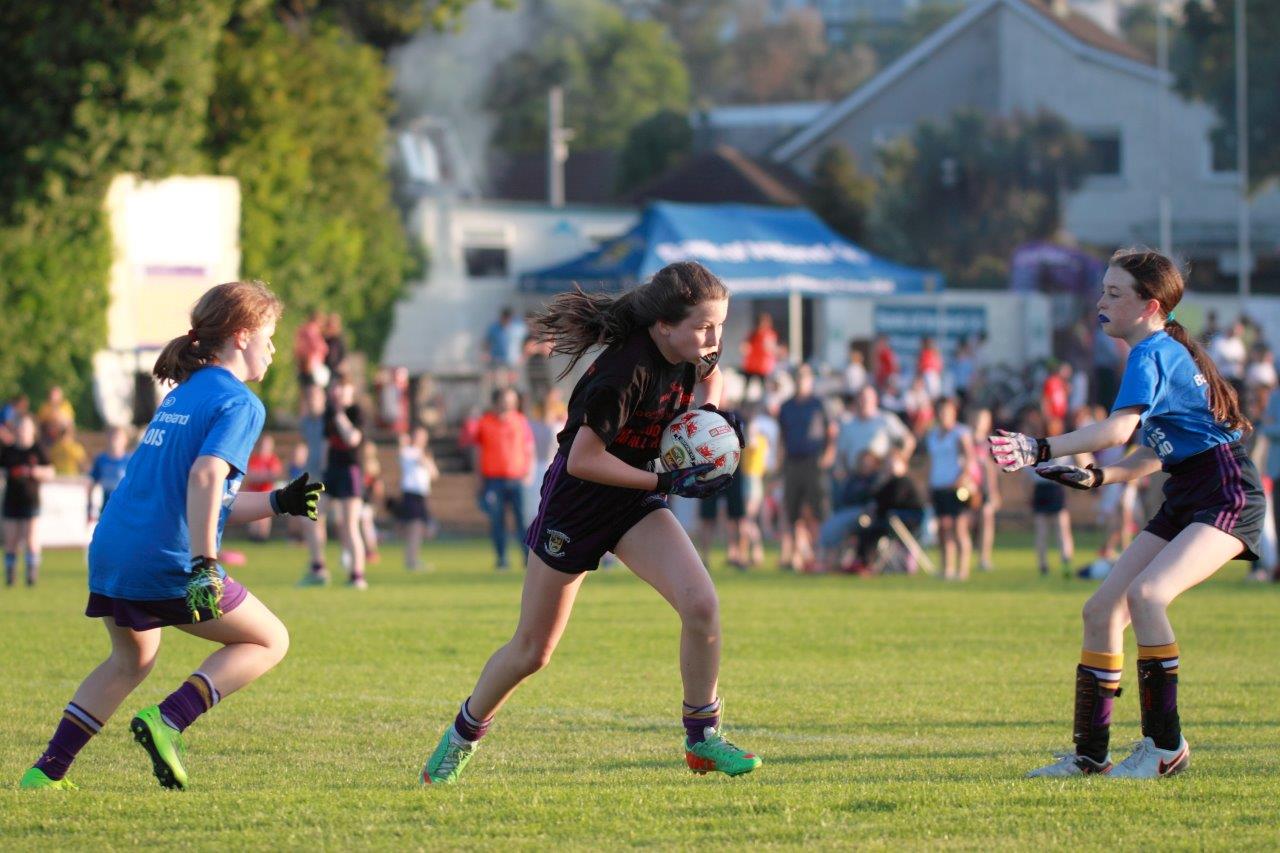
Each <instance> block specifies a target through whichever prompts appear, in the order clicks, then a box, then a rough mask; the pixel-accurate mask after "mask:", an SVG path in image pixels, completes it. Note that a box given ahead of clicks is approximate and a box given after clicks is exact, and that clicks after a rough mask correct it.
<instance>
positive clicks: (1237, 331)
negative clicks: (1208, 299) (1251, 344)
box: [1209, 320, 1249, 391]
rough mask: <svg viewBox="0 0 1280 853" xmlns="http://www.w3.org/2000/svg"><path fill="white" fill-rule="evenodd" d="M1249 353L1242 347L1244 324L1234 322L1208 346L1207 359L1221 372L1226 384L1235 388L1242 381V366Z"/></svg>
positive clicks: (1238, 321)
mask: <svg viewBox="0 0 1280 853" xmlns="http://www.w3.org/2000/svg"><path fill="white" fill-rule="evenodd" d="M1248 357H1249V352H1248V350H1247V349H1246V348H1245V345H1244V323H1242V322H1241V321H1240V320H1236V321H1235V322H1234V323H1232V324H1231V326H1230V328H1228V329H1227V330H1226V331H1225V332H1223V333H1222V334H1220V335H1218V336H1217V337H1215V338H1214V339H1213V341H1212V342H1210V344H1209V358H1211V359H1213V363H1214V364H1216V365H1217V366H1218V370H1220V371H1222V376H1223V378H1224V379H1226V380H1227V381H1228V382H1230V383H1231V384H1233V385H1236V386H1237V389H1236V390H1237V391H1238V390H1239V387H1238V386H1239V384H1240V383H1241V382H1242V381H1243V380H1244V365H1245V362H1246V361H1247V360H1248Z"/></svg>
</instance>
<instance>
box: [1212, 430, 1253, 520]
mask: <svg viewBox="0 0 1280 853" xmlns="http://www.w3.org/2000/svg"><path fill="white" fill-rule="evenodd" d="M1216 451H1217V454H1218V464H1219V467H1220V468H1221V469H1222V475H1223V476H1222V481H1223V491H1224V492H1225V493H1226V495H1227V497H1228V499H1229V500H1230V503H1229V504H1227V506H1226V507H1225V508H1223V510H1222V511H1221V512H1219V513H1218V518H1217V520H1216V521H1215V523H1214V527H1217V528H1219V529H1221V530H1224V531H1226V532H1227V533H1230V532H1231V531H1232V530H1233V529H1235V526H1236V522H1237V521H1239V520H1240V510H1242V509H1244V502H1245V494H1244V487H1243V485H1242V484H1241V482H1240V463H1239V462H1237V461H1236V458H1235V455H1234V454H1233V453H1232V452H1231V447H1230V445H1226V444H1219V445H1218V446H1217V448H1216Z"/></svg>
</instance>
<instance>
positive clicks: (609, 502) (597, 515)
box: [524, 453, 667, 575]
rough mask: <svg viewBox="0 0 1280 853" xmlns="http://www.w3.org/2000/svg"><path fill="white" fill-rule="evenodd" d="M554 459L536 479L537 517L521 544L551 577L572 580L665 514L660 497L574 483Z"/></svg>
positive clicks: (561, 457)
mask: <svg viewBox="0 0 1280 853" xmlns="http://www.w3.org/2000/svg"><path fill="white" fill-rule="evenodd" d="M567 465H568V460H567V459H566V457H565V456H564V455H563V454H560V453H557V454H556V457H555V459H553V460H552V461H551V466H550V467H549V468H547V473H546V474H545V475H544V476H543V478H542V500H541V502H540V503H539V505H538V515H537V517H536V518H534V520H533V524H530V525H529V530H528V532H527V533H526V534H525V537H524V544H525V545H526V546H527V547H528V548H529V549H530V550H531V551H533V553H535V554H537V555H538V559H540V560H542V562H544V563H546V564H547V565H548V566H550V567H551V568H553V569H555V570H556V571H560V572H565V573H566V574H571V575H577V574H581V573H582V572H589V571H592V570H593V569H595V568H596V567H598V566H599V565H600V558H601V557H603V556H604V555H605V552H606V551H612V550H613V549H614V548H615V547H616V546H617V544H618V540H619V539H621V538H622V537H623V536H624V535H625V534H626V532H627V531H628V530H630V529H631V528H633V527H635V526H636V523H637V522H639V521H640V519H642V518H644V517H645V516H646V515H648V514H649V513H651V512H655V511H656V510H660V509H666V508H667V497H666V495H663V494H660V493H658V492H649V491H645V490H644V489H623V488H619V487H618V486H606V485H604V484H603V483H591V482H588V481H587V480H580V479H578V478H577V477H575V476H573V475H572V474H570V473H569V472H568V471H567V470H566V468H567Z"/></svg>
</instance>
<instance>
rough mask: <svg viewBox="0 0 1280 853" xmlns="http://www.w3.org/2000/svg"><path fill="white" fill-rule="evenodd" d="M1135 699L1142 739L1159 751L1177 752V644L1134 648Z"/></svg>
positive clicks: (1179, 737) (1179, 731) (1179, 736)
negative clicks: (1139, 716)
mask: <svg viewBox="0 0 1280 853" xmlns="http://www.w3.org/2000/svg"><path fill="white" fill-rule="evenodd" d="M1138 698H1139V701H1140V704H1141V706H1142V736H1143V737H1149V738H1151V739H1152V740H1153V741H1155V744H1156V746H1157V747H1159V748H1160V749H1177V748H1178V744H1179V743H1181V742H1182V722H1181V721H1180V720H1179V719H1178V644H1177V643H1176V642H1173V643H1168V644H1166V645H1163V646H1143V645H1139V646H1138Z"/></svg>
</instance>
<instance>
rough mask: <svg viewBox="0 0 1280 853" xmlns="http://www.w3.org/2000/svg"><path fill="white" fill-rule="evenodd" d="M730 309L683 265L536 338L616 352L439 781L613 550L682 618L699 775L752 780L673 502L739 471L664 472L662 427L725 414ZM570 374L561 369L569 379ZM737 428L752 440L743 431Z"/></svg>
mask: <svg viewBox="0 0 1280 853" xmlns="http://www.w3.org/2000/svg"><path fill="white" fill-rule="evenodd" d="M728 307H729V294H728V291H727V290H726V288H725V286H724V284H723V283H722V282H721V281H720V280H719V279H718V278H716V277H715V276H714V275H712V274H711V273H710V272H708V271H707V270H706V269H705V268H704V267H702V266H700V265H699V264H696V263H675V264H671V265H670V266H667V267H665V268H663V269H662V270H660V271H659V272H658V273H657V274H656V275H654V277H653V279H652V280H651V281H650V282H648V283H647V284H644V285H642V286H640V287H637V288H636V289H634V290H632V291H629V292H628V293H626V294H623V295H621V296H610V295H605V294H598V293H593V294H588V293H584V292H582V291H581V290H575V291H573V292H571V293H565V294H561V295H559V296H557V297H555V298H554V299H553V300H552V301H551V303H550V304H549V305H548V306H547V309H546V310H545V311H544V312H543V313H542V314H540V315H538V316H536V317H534V318H533V320H532V323H531V330H532V333H533V335H534V337H536V338H537V339H539V340H545V341H550V342H551V343H552V344H553V347H554V351H555V352H557V353H560V354H563V355H568V356H570V357H571V359H572V360H571V361H570V363H569V367H568V368H566V370H565V373H568V372H569V370H571V369H572V368H573V366H574V365H575V364H576V363H577V362H578V360H579V359H580V358H582V357H583V356H584V355H585V354H586V353H587V352H588V351H589V350H591V349H593V348H595V347H596V346H598V345H601V344H602V345H604V347H605V349H604V351H603V352H601V353H600V355H599V356H598V357H597V358H596V360H595V362H594V363H593V364H592V365H591V367H590V368H589V369H588V370H587V372H586V373H585V374H584V375H583V377H582V378H581V379H580V380H579V381H578V384H577V386H576V387H575V388H574V390H573V394H572V396H571V397H570V399H569V418H568V424H567V426H566V427H565V428H564V430H563V431H562V432H561V433H560V435H559V436H558V441H559V445H560V448H559V451H558V452H557V454H556V457H555V459H554V460H553V461H552V463H551V466H550V467H549V468H548V470H547V472H546V475H545V477H544V479H543V483H542V499H541V504H540V505H539V508H538V515H537V517H536V518H535V519H534V521H533V524H532V525H530V527H529V532H528V534H527V536H526V539H525V543H526V544H527V545H528V547H529V559H528V567H527V573H526V575H525V582H524V593H523V596H522V599H521V610H520V620H519V623H518V624H517V626H516V630H515V635H514V636H513V637H512V638H511V640H510V642H508V643H507V644H506V645H504V646H503V647H502V648H500V649H498V651H496V652H495V653H494V654H493V656H492V657H490V658H489V662H488V663H487V664H485V667H484V669H483V671H482V672H481V673H480V679H479V681H478V682H477V683H476V686H475V689H474V690H473V691H472V693H471V696H470V697H468V698H467V700H466V701H465V702H463V703H462V708H461V710H460V711H459V712H458V716H457V718H456V719H455V720H454V723H453V725H452V726H451V727H450V728H449V730H448V731H446V732H445V733H444V736H443V737H442V738H441V739H440V743H439V745H438V746H437V747H436V750H435V752H434V753H432V755H431V757H430V759H428V761H427V765H426V767H425V768H423V771H422V776H421V778H422V781H423V782H424V783H427V784H431V783H436V784H438V783H445V784H451V783H453V782H456V781H457V779H458V777H459V775H460V774H461V772H462V769H463V768H464V767H465V766H466V764H467V762H468V761H469V760H470V759H471V756H472V754H473V753H474V752H475V748H476V742H477V741H478V740H479V739H480V738H481V737H482V736H483V735H484V733H485V731H486V730H487V729H488V728H489V725H490V723H491V722H492V720H493V716H494V714H496V713H497V711H498V709H499V708H501V707H502V705H503V703H504V702H506V700H507V698H508V697H509V696H510V695H511V694H512V692H514V690H515V688H516V687H517V686H518V685H519V684H520V682H522V681H523V680H524V679H525V678H527V677H529V676H530V675H532V674H533V673H535V672H537V671H538V670H539V669H541V668H542V667H544V666H546V665H547V662H548V661H549V660H550V658H551V654H552V652H553V651H554V650H555V647H556V644H557V643H558V642H559V640H560V636H561V635H562V634H563V633H564V629H565V626H566V624H567V623H568V621H569V613H570V611H571V610H572V609H573V602H574V598H575V597H576V596H577V594H578V589H579V588H580V587H581V586H582V580H583V578H584V577H586V573H587V572H589V571H592V570H593V569H595V568H596V566H597V565H598V564H599V561H600V558H601V557H602V556H603V555H604V553H605V552H606V551H612V552H613V553H614V554H616V555H617V556H618V557H619V558H620V559H621V560H622V561H623V562H624V563H626V565H627V566H628V567H629V568H630V569H631V570H632V571H633V572H635V573H636V574H637V575H639V576H640V577H641V578H642V579H644V580H645V581H646V582H648V583H649V584H650V585H651V586H653V587H654V588H655V589H656V590H657V591H658V592H659V593H660V594H661V595H662V597H663V598H665V599H666V600H667V601H668V602H669V603H670V604H671V606H672V607H674V608H675V610H676V612H677V613H678V614H679V615H680V621H681V634H680V673H681V677H682V679H683V682H684V725H685V730H686V738H685V760H686V762H687V763H688V765H689V767H690V768H691V769H692V770H693V771H694V772H696V773H706V772H707V771H710V770H719V771H721V772H724V773H727V774H729V775H733V776H736V775H739V774H742V773H749V772H750V771H752V770H754V769H755V768H756V767H758V766H760V759H759V758H757V757H756V756H755V755H753V754H751V753H750V752H747V751H746V750H742V749H739V748H738V747H736V746H734V745H733V744H731V743H729V741H727V740H725V739H724V737H723V736H722V735H721V734H720V732H719V727H720V699H719V697H718V696H717V694H716V683H717V681H718V678H719V671H720V613H719V603H718V602H717V600H716V592H715V588H714V586H713V585H712V583H711V578H710V576H709V575H708V574H707V572H706V569H705V568H704V567H703V565H702V562H701V560H700V559H699V558H698V552H697V551H696V550H695V549H694V547H693V543H691V542H690V541H689V536H688V534H687V533H686V532H685V530H684V528H683V527H681V526H680V524H679V522H677V521H676V518H675V516H673V515H672V514H671V511H670V510H669V509H668V508H667V495H668V494H677V495H684V496H687V497H708V496H711V495H714V494H717V493H718V492H719V491H721V490H722V489H723V488H724V487H725V486H726V485H727V484H728V481H729V476H728V475H721V476H719V477H713V478H711V479H708V480H706V481H703V480H702V479H700V478H701V477H702V476H703V475H704V474H709V472H710V471H711V470H712V469H713V467H714V466H712V465H709V464H708V465H697V466H694V467H692V468H684V469H680V470H677V471H671V472H663V473H658V474H655V473H653V471H651V470H650V469H649V467H648V466H649V465H650V464H651V463H653V462H654V461H655V460H656V459H657V457H658V444H659V440H660V438H661V436H662V429H663V427H664V426H666V424H668V423H669V422H670V421H671V419H672V418H673V417H675V415H676V414H678V413H679V412H681V411H684V410H685V409H687V408H689V406H690V405H691V404H692V403H693V401H694V393H695V387H696V390H697V391H698V396H699V398H700V399H701V400H703V401H705V403H706V405H704V406H703V408H709V409H712V410H715V404H717V403H718V402H719V397H720V389H721V385H722V382H723V377H722V376H721V374H720V372H719V371H718V370H717V369H716V362H717V361H718V359H719V355H720V346H721V334H722V331H723V328H724V320H725V315H726V313H727V312H728ZM563 375H564V374H562V376H563ZM729 418H730V422H731V423H734V426H735V429H737V430H738V433H739V441H741V429H740V426H739V424H738V423H736V418H734V417H733V416H732V415H730V416H729Z"/></svg>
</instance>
